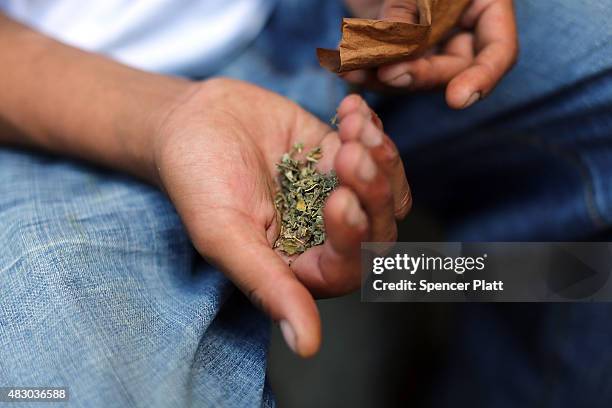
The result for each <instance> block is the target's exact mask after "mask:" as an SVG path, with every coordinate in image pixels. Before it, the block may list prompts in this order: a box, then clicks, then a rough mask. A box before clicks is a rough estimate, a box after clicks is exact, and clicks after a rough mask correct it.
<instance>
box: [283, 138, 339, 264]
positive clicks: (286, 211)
mask: <svg viewBox="0 0 612 408" xmlns="http://www.w3.org/2000/svg"><path fill="white" fill-rule="evenodd" d="M303 149H304V145H303V144H302V143H297V144H295V146H293V149H291V151H290V152H288V153H285V154H284V155H283V157H282V159H281V162H280V163H278V164H277V165H276V166H277V168H278V172H279V184H280V190H279V192H278V193H277V194H276V198H275V204H276V209H277V210H278V212H279V213H280V216H281V230H280V235H279V237H278V239H277V241H276V244H275V247H276V248H280V249H281V250H282V251H283V252H284V253H286V254H287V255H296V254H301V253H302V252H304V251H306V250H307V249H308V248H311V247H313V246H316V245H321V244H323V243H324V242H325V223H324V221H323V207H324V205H325V200H326V199H327V197H328V196H329V194H330V193H331V192H332V191H333V189H334V188H336V186H337V185H338V179H337V177H336V174H335V172H334V171H333V170H332V171H331V172H330V173H327V174H322V173H320V172H319V171H318V170H317V169H316V164H317V162H318V161H319V160H320V159H321V157H323V153H322V151H321V148H320V147H316V148H314V149H312V150H311V151H310V152H309V153H308V154H307V155H306V157H305V159H303V160H298V159H296V155H298V154H301V153H302V151H303Z"/></svg>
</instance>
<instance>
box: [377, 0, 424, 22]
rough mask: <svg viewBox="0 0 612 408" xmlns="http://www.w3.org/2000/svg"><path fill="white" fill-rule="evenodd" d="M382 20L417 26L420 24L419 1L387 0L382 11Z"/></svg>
mask: <svg viewBox="0 0 612 408" xmlns="http://www.w3.org/2000/svg"><path fill="white" fill-rule="evenodd" d="M380 18H381V19H383V20H389V21H399V22H402V23H413V24H416V23H418V22H419V8H418V6H417V0H386V1H385V2H384V4H383V6H382V8H381V10H380Z"/></svg>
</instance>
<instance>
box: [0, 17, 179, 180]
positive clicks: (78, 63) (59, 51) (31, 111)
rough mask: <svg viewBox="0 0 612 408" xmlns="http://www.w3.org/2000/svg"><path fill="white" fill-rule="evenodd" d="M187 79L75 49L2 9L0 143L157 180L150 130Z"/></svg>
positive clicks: (177, 95) (172, 101) (154, 126)
mask: <svg viewBox="0 0 612 408" xmlns="http://www.w3.org/2000/svg"><path fill="white" fill-rule="evenodd" d="M189 92H190V82H188V81H185V80H182V79H178V78H172V77H168V76H163V75H156V74H150V73H146V72H142V71H139V70H135V69H131V68H128V67H126V66H124V65H121V64H119V63H116V62H114V61H111V60H109V59H107V58H104V57H102V56H100V55H96V54H91V53H87V52H84V51H80V50H77V49H75V48H72V47H69V46H67V45H64V44H61V43H59V42H57V41H54V40H52V39H50V38H48V37H46V36H44V35H42V34H39V33H36V32H35V31H33V30H31V29H29V28H27V27H24V26H22V25H21V24H18V23H15V22H14V21H12V20H10V19H9V18H7V17H5V16H3V15H2V14H0V144H5V145H6V144H9V145H19V146H28V147H36V148H42V149H45V150H48V151H51V152H55V153H60V154H66V155H70V156H74V157H79V158H82V159H85V160H90V161H93V162H96V163H100V164H103V165H106V166H110V167H113V168H116V169H119V170H123V171H127V172H130V173H132V174H134V175H136V176H138V177H142V178H145V179H148V180H150V181H153V182H154V181H155V177H156V176H155V173H156V172H155V168H154V165H155V164H154V160H153V157H152V155H153V153H152V152H153V149H152V148H151V147H152V146H151V145H152V143H153V141H152V140H151V138H152V136H153V134H154V133H155V132H156V130H157V127H159V126H160V125H161V123H162V121H163V117H164V115H165V112H167V111H168V110H169V109H171V107H172V106H173V104H175V103H176V102H177V101H178V100H180V99H181V98H185V97H187V96H188V94H189Z"/></svg>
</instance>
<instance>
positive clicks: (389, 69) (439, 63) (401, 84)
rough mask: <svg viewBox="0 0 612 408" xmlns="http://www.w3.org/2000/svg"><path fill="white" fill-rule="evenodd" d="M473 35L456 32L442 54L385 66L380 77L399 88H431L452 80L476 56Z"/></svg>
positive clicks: (389, 84) (380, 71)
mask: <svg viewBox="0 0 612 408" xmlns="http://www.w3.org/2000/svg"><path fill="white" fill-rule="evenodd" d="M472 44H473V35H472V34H470V33H461V34H458V35H455V36H454V37H453V38H452V39H451V40H449V42H448V43H447V44H446V45H445V47H444V48H443V49H442V52H441V53H440V54H432V55H429V56H425V57H423V58H418V59H416V60H414V61H406V62H400V63H397V64H391V65H387V66H384V67H381V68H380V69H379V70H378V79H379V80H380V81H381V82H382V83H384V84H386V85H388V86H392V87H395V88H407V89H410V90H429V89H433V88H438V87H442V86H445V85H446V84H448V82H449V81H450V80H452V79H453V78H454V77H455V76H457V75H458V74H459V73H460V72H461V71H463V70H465V69H466V68H467V67H469V66H470V64H471V63H472V61H473V59H474V51H473V45H472Z"/></svg>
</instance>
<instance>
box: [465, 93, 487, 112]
mask: <svg viewBox="0 0 612 408" xmlns="http://www.w3.org/2000/svg"><path fill="white" fill-rule="evenodd" d="M481 96H482V94H481V93H480V92H475V93H473V94H472V96H470V97H469V98H468V100H467V101H466V102H465V104H464V105H463V109H465V108H469V107H470V106H472V105H473V104H475V103H476V102H478V101H479V100H480V97H481Z"/></svg>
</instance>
